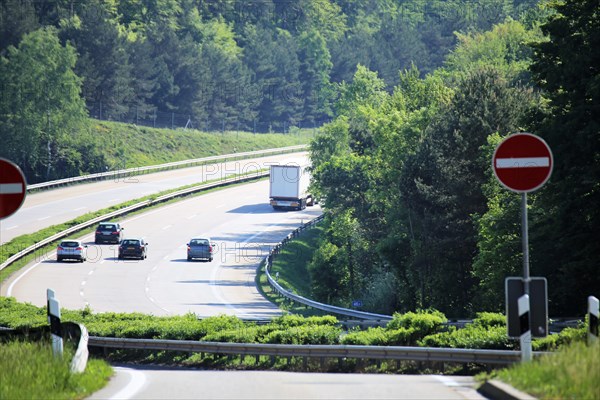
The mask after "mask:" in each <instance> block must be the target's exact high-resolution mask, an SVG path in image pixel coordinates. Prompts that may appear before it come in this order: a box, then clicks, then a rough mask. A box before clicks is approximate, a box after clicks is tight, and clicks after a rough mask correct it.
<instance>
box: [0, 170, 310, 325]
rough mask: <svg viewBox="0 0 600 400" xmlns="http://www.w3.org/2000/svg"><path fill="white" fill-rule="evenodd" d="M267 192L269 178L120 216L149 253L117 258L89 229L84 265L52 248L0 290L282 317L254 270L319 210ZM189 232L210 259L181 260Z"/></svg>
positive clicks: (108, 307) (39, 297)
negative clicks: (278, 204)
mask: <svg viewBox="0 0 600 400" xmlns="http://www.w3.org/2000/svg"><path fill="white" fill-rule="evenodd" d="M268 192H269V182H268V180H262V181H259V182H256V183H251V184H246V185H241V186H237V187H233V188H227V189H225V190H220V191H216V192H212V193H209V194H205V195H201V196H198V197H194V198H190V199H187V200H183V201H179V202H176V203H173V204H170V205H168V206H165V207H160V208H157V209H153V210H151V211H148V212H145V213H142V214H138V215H135V216H133V217H131V218H128V219H124V220H122V221H120V222H121V225H122V226H123V227H125V231H124V232H125V237H134V238H135V237H144V238H145V239H146V241H147V242H148V243H149V245H148V258H147V259H145V260H118V259H117V245H109V244H106V245H95V244H94V243H93V236H92V235H88V236H84V237H82V238H81V239H82V240H83V241H84V242H86V243H87V245H88V248H87V251H88V260H87V261H86V262H85V263H79V262H76V261H66V262H60V263H59V262H57V261H56V254H55V252H52V253H48V254H44V255H41V256H40V258H39V259H38V260H36V261H35V262H34V263H32V264H30V265H28V266H26V267H25V268H23V269H22V270H21V272H20V273H19V274H17V275H15V276H13V277H12V278H11V279H10V280H9V281H8V282H5V283H4V284H3V285H2V288H1V293H2V295H5V296H14V297H16V298H17V299H18V300H19V301H23V302H30V303H32V304H35V305H38V306H43V305H45V304H46V289H47V288H51V289H53V290H54V291H55V293H56V296H57V298H58V300H59V301H60V302H61V306H62V307H65V308H68V309H82V308H84V307H85V306H86V305H89V306H90V307H91V308H92V310H93V311H95V312H107V311H115V312H142V313H148V314H153V315H173V314H185V313H187V312H192V313H195V314H197V315H198V316H201V317H205V316H211V315H218V314H234V315H237V316H239V317H242V318H253V319H255V318H269V317H273V316H275V315H280V314H281V311H280V310H279V309H278V308H276V307H275V306H274V305H272V304H271V303H270V302H268V301H267V300H266V299H264V298H263V297H262V296H261V295H260V293H259V292H258V290H257V289H256V285H255V283H254V278H255V274H256V268H257V266H258V265H259V263H260V260H262V259H263V258H264V257H265V256H266V254H267V253H268V250H269V248H270V247H271V246H273V245H275V244H276V243H278V242H279V241H281V240H282V239H283V238H284V237H285V236H286V235H287V234H288V233H289V232H290V231H292V230H293V229H295V228H296V227H298V226H300V225H301V224H302V222H306V221H308V220H310V219H313V218H315V217H317V216H318V215H319V214H320V213H321V211H320V208H319V207H318V206H315V207H308V208H306V210H303V211H290V212H282V211H274V210H273V209H272V207H271V206H270V205H269V204H268ZM194 236H209V237H211V238H212V241H213V242H214V243H215V244H216V246H215V254H214V259H213V261H212V262H204V261H187V259H186V243H187V242H188V241H189V239H190V238H192V237H194Z"/></svg>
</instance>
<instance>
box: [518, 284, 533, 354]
mask: <svg viewBox="0 0 600 400" xmlns="http://www.w3.org/2000/svg"><path fill="white" fill-rule="evenodd" d="M518 304H519V329H520V337H519V339H520V343H521V361H531V359H532V350H531V327H530V323H529V321H530V313H529V295H528V294H524V295H523V296H521V297H519V303H518Z"/></svg>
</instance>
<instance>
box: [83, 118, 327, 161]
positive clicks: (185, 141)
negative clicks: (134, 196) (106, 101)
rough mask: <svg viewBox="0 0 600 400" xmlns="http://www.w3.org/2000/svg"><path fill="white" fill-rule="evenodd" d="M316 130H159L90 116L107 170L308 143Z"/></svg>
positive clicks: (96, 141) (97, 144)
mask: <svg viewBox="0 0 600 400" xmlns="http://www.w3.org/2000/svg"><path fill="white" fill-rule="evenodd" d="M316 131H317V129H297V128H293V129H290V133H286V134H283V133H257V134H253V133H251V132H244V131H225V132H202V131H199V130H196V129H175V130H171V129H160V128H150V127H145V126H137V125H135V124H125V123H120V122H110V121H99V120H94V119H90V132H91V134H92V136H93V138H94V146H95V147H97V149H98V151H99V153H100V154H102V155H104V157H105V159H106V162H107V163H108V164H109V165H107V167H108V168H109V169H123V168H135V167H143V166H148V165H155V164H162V163H167V162H174V161H182V160H187V159H193V158H202V157H207V156H214V155H218V154H230V153H235V152H238V153H239V152H246V151H253V150H262V149H268V148H274V147H285V146H293V145H297V144H307V143H309V141H310V140H311V139H312V137H313V136H314V135H315V132H316Z"/></svg>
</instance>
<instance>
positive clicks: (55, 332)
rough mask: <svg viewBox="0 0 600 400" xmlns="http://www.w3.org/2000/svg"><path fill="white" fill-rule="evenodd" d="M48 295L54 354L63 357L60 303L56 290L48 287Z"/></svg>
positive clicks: (49, 321)
mask: <svg viewBox="0 0 600 400" xmlns="http://www.w3.org/2000/svg"><path fill="white" fill-rule="evenodd" d="M46 296H47V299H48V323H49V324H50V333H51V334H52V354H54V356H55V357H62V355H63V339H62V329H61V326H60V303H59V302H58V300H56V298H55V297H54V290H52V289H47V290H46Z"/></svg>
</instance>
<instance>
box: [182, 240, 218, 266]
mask: <svg viewBox="0 0 600 400" xmlns="http://www.w3.org/2000/svg"><path fill="white" fill-rule="evenodd" d="M194 258H201V259H204V260H208V261H212V260H213V244H212V243H211V242H210V238H193V239H191V240H190V242H189V243H188V244H187V259H188V261H191V260H192V259H194Z"/></svg>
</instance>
